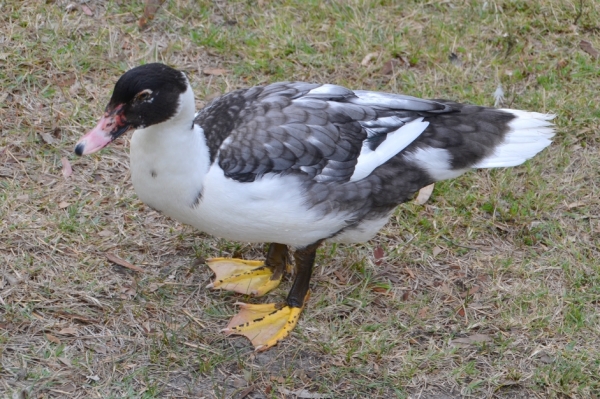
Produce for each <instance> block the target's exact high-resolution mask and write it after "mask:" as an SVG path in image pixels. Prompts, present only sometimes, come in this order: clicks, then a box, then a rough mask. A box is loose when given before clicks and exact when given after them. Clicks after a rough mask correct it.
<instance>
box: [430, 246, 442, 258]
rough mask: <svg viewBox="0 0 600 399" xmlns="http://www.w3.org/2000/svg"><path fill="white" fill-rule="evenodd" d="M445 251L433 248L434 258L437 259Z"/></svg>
mask: <svg viewBox="0 0 600 399" xmlns="http://www.w3.org/2000/svg"><path fill="white" fill-rule="evenodd" d="M443 251H444V250H443V249H442V248H440V247H433V251H432V253H433V257H434V258H435V257H436V256H438V255H439V254H441V253H442V252H443Z"/></svg>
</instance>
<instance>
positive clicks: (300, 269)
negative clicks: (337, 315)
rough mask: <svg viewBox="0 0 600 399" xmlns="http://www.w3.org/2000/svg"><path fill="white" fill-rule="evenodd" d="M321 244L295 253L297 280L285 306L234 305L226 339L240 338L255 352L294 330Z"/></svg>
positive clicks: (269, 345)
mask: <svg viewBox="0 0 600 399" xmlns="http://www.w3.org/2000/svg"><path fill="white" fill-rule="evenodd" d="M319 244H320V242H318V243H315V244H312V245H309V246H307V247H306V248H303V249H298V250H296V252H295V253H294V260H295V264H296V278H295V279H294V283H293V285H292V289H291V290H290V292H289V294H288V297H287V299H286V300H285V302H284V303H269V304H262V305H252V304H247V303H237V305H239V306H240V307H241V310H240V312H239V313H238V314H236V315H235V316H233V318H232V319H231V321H230V322H229V324H228V325H227V328H225V329H224V330H223V332H225V333H226V334H227V335H232V334H235V335H243V336H245V337H246V338H248V339H249V340H250V341H251V342H252V345H254V348H255V349H256V350H257V351H259V352H260V351H264V350H267V349H269V348H270V347H272V346H273V345H275V344H277V342H279V341H281V340H282V339H284V338H285V337H287V336H288V335H289V333H290V332H291V331H292V330H293V329H294V327H296V323H297V322H298V318H299V317H300V313H301V312H302V309H303V308H304V305H305V303H306V300H307V299H308V296H309V292H308V288H309V283H310V277H311V275H312V269H313V265H314V263H315V256H316V253H317V248H318V247H319Z"/></svg>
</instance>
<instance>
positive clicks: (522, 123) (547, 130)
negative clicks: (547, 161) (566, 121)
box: [473, 109, 554, 168]
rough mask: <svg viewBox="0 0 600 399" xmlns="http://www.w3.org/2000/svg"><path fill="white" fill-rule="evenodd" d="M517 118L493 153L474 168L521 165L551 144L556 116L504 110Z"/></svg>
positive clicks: (510, 124) (511, 123)
mask: <svg viewBox="0 0 600 399" xmlns="http://www.w3.org/2000/svg"><path fill="white" fill-rule="evenodd" d="M502 111H504V112H509V113H511V114H513V115H515V116H516V118H515V119H513V120H512V121H511V122H510V123H509V124H508V126H509V128H510V130H509V132H508V133H507V134H506V136H505V138H504V141H503V142H502V144H500V145H499V146H498V147H496V149H495V150H494V153H493V154H491V155H489V156H487V157H486V158H484V159H482V160H481V161H479V162H478V163H477V164H475V165H473V167H474V168H499V167H507V166H516V165H520V164H522V163H523V162H525V161H526V160H528V159H530V158H532V157H533V156H534V155H535V154H537V153H538V152H540V151H542V150H543V149H544V148H546V147H547V146H549V145H550V143H552V140H551V138H552V136H554V129H553V126H554V125H553V124H552V123H551V122H550V121H551V120H552V119H553V118H554V115H551V114H541V113H539V112H527V111H520V110H514V109H503V110H502Z"/></svg>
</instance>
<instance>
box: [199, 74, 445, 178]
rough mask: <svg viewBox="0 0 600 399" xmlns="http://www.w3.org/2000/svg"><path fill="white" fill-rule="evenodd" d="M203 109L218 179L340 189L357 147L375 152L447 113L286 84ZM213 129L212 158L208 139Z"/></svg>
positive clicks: (432, 104) (399, 98) (388, 97)
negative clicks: (406, 129) (281, 179)
mask: <svg viewBox="0 0 600 399" xmlns="http://www.w3.org/2000/svg"><path fill="white" fill-rule="evenodd" d="M207 108H208V110H207V111H204V110H203V111H202V112H201V115H199V116H198V118H197V119H196V123H198V124H199V125H201V126H202V127H203V128H204V130H205V132H207V133H208V135H209V136H207V140H208V141H209V147H211V146H212V147H213V148H211V158H213V157H214V156H215V155H216V157H217V158H218V159H217V162H218V164H219V166H220V167H221V168H222V169H223V171H224V172H225V175H226V176H227V177H230V178H232V179H235V180H237V181H240V182H251V181H254V180H255V179H256V178H257V177H260V176H261V175H264V174H267V173H282V174H284V173H299V174H303V175H305V176H306V177H307V178H309V179H313V180H314V181H317V182H334V181H335V182H346V181H348V180H349V179H350V177H351V176H352V174H353V173H354V170H355V166H356V164H357V159H358V157H359V155H360V153H361V150H362V149H363V147H364V146H366V147H368V148H369V149H370V150H375V149H376V148H377V146H379V145H380V144H381V143H382V142H383V141H384V140H385V138H386V137H387V135H388V134H389V133H391V132H396V131H398V130H399V129H401V128H402V127H403V126H404V125H406V124H407V123H410V122H411V121H413V120H415V119H416V118H418V117H419V116H422V115H427V114H432V113H446V112H451V111H452V107H451V106H449V105H446V104H443V103H440V102H437V101H430V100H422V99H418V98H415V97H409V96H403V95H393V94H385V93H375V92H367V91H351V90H348V89H346V88H343V87H340V86H335V85H318V84H308V83H287V82H285V83H275V84H271V85H268V86H265V87H255V88H252V89H249V90H245V91H238V92H234V93H230V94H228V95H226V96H224V97H222V98H221V99H219V100H218V101H217V102H215V103H213V104H212V105H210V106H209V107H207ZM218 110H220V111H219V113H221V116H220V117H217V116H216V114H217V111H218ZM202 113H203V114H202ZM211 114H214V115H213V116H214V117H213V118H212V119H211V118H209V117H208V116H210V115H211ZM223 118H225V119H224V120H223ZM209 120H213V123H217V122H216V121H219V120H220V121H221V122H219V123H220V125H221V126H220V127H219V129H216V130H215V129H212V130H211V126H209V125H210V123H208V121H209ZM217 130H218V131H219V132H220V136H219V137H220V140H216V142H220V143H219V144H220V145H218V154H217V152H216V151H215V150H217V145H216V143H215V142H214V140H212V139H211V137H212V136H215V134H213V133H214V131H217ZM211 132H213V133H211ZM211 161H212V159H211Z"/></svg>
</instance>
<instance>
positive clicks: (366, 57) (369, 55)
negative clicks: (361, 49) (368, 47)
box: [360, 53, 379, 66]
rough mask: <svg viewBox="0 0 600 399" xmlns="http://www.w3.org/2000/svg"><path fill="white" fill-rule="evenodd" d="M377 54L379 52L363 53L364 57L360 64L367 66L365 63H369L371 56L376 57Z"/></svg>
mask: <svg viewBox="0 0 600 399" xmlns="http://www.w3.org/2000/svg"><path fill="white" fill-rule="evenodd" d="M378 56H379V53H369V54H367V55H365V57H364V58H363V59H362V61H361V62H360V65H362V66H367V65H369V63H370V62H371V60H372V59H373V58H377V57H378Z"/></svg>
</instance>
